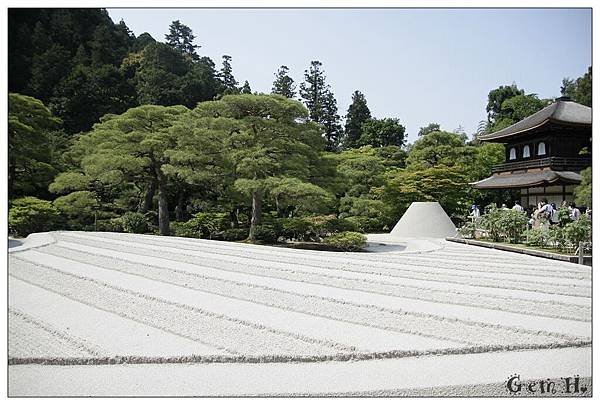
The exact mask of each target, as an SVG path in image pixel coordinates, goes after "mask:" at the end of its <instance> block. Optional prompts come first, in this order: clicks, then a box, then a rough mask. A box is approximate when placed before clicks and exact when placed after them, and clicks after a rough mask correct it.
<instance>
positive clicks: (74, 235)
mask: <svg viewBox="0 0 600 405" xmlns="http://www.w3.org/2000/svg"><path fill="white" fill-rule="evenodd" d="M369 239H370V246H369V250H370V252H362V253H341V252H322V251H307V250H295V249H287V248H282V247H271V246H260V245H251V244H244V243H234V242H220V241H211V240H200V239H186V238H176V237H159V236H150V235H133V234H117V233H94V232H51V233H43V234H33V235H30V236H29V237H28V238H27V239H25V240H23V241H21V242H18V243H14V244H11V246H14V247H12V248H10V249H9V268H8V270H9V315H8V320H9V348H8V349H9V370H8V373H9V395H12V396H29V395H36V396H45V395H52V396H56V395H58V396H63V395H77V396H87V395H101V396H111V395H119V396H123V395H125V396H127V395H136V396H143V395H153V396H160V395H185V396H192V395H197V396H257V395H258V396H261V395H317V396H323V395H366V396H369V395H398V396H401V395H508V392H507V390H506V387H505V381H506V380H507V379H508V378H509V377H510V376H511V375H514V374H519V375H520V376H521V377H522V378H523V379H546V378H561V377H569V376H574V375H579V376H581V377H588V376H590V375H591V268H590V267H586V266H581V265H576V264H570V263H565V262H558V261H552V260H548V259H542V258H536V257H531V256H524V255H519V254H514V253H508V252H501V251H495V250H490V249H485V248H479V247H473V246H466V245H460V244H455V243H452V242H447V241H444V240H443V239H406V240H403V241H400V240H395V241H392V240H391V239H390V236H388V235H370V237H369ZM588 394H589V392H588Z"/></svg>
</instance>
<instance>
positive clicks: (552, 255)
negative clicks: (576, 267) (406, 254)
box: [446, 237, 592, 266]
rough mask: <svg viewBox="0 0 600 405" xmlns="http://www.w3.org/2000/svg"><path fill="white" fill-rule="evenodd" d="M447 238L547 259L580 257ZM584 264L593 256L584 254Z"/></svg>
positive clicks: (451, 239)
mask: <svg viewBox="0 0 600 405" xmlns="http://www.w3.org/2000/svg"><path fill="white" fill-rule="evenodd" d="M446 240H447V241H448V242H454V243H461V244H463V245H471V246H479V247H484V248H488V249H496V250H504V251H507V252H513V253H521V254H525V255H529V256H536V257H543V258H545V259H552V260H560V261H563V262H570V263H575V264H577V259H578V257H577V256H568V255H561V254H559V253H552V252H543V251H540V250H534V249H526V248H521V247H516V246H507V245H503V244H500V243H493V242H484V241H479V240H473V239H463V238H454V237H449V238H446ZM584 265H586V266H591V265H592V256H584Z"/></svg>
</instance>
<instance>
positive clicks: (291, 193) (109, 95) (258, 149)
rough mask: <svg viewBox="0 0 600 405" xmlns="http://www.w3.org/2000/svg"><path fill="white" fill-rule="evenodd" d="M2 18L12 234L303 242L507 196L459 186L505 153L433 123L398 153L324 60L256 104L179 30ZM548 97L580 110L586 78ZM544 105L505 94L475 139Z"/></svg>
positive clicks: (395, 128)
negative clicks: (420, 207) (419, 204)
mask: <svg viewBox="0 0 600 405" xmlns="http://www.w3.org/2000/svg"><path fill="white" fill-rule="evenodd" d="M8 21H9V27H8V31H9V56H8V59H9V67H8V68H9V91H10V95H9V200H10V204H11V218H10V221H11V229H12V231H13V232H14V233H17V234H27V233H29V232H36V231H43V230H50V229H85V230H94V229H97V230H116V231H129V232H157V233H161V234H163V235H167V234H177V235H185V236H201V237H211V238H223V239H234V240H237V239H244V238H246V237H247V236H249V235H250V237H251V238H252V239H269V238H271V239H272V238H273V237H275V239H276V238H277V236H281V235H284V236H286V237H292V238H296V239H299V238H300V239H301V238H309V239H310V238H313V239H314V238H318V237H319V236H318V235H320V232H322V229H324V228H323V227H324V226H325V225H323V224H329V225H327V226H330V230H331V232H337V231H343V230H357V231H362V232H372V231H383V230H386V229H389V227H390V226H392V225H393V224H394V223H395V222H396V221H397V220H398V218H399V217H400V215H401V214H402V213H403V212H404V210H405V209H406V208H407V207H408V205H409V204H410V202H411V201H415V200H437V201H440V203H441V204H442V205H443V206H444V208H445V209H446V210H447V211H448V213H449V214H451V216H452V217H453V218H454V219H455V220H456V221H460V219H461V218H464V217H465V215H466V214H467V212H468V208H469V207H470V205H471V204H472V203H474V202H476V203H478V204H480V205H485V204H487V203H488V202H491V201H501V200H505V199H506V198H508V196H500V195H498V194H494V193H491V192H486V193H483V192H481V191H476V190H472V189H471V188H470V187H468V185H467V184H468V183H469V182H472V181H476V180H480V179H481V178H484V177H486V176H488V175H489V173H490V168H491V166H492V165H494V164H497V163H500V162H502V161H503V160H504V152H503V148H502V146H500V145H493V144H483V145H482V144H480V143H479V142H478V141H477V140H476V138H475V136H474V135H476V134H470V135H468V134H465V133H464V131H462V130H460V129H457V130H448V129H442V128H440V126H439V125H437V124H435V122H433V123H429V124H427V123H423V127H422V128H421V131H420V132H419V136H418V139H417V140H416V141H415V142H414V143H413V144H411V145H407V141H406V139H407V134H406V131H405V127H404V126H403V125H402V123H401V122H400V120H399V119H398V118H396V117H376V116H374V114H373V113H372V112H371V111H370V109H369V107H368V102H367V97H366V95H365V94H368V89H360V90H356V91H355V92H354V93H353V95H352V103H351V105H350V106H347V107H345V108H344V109H343V111H341V112H340V109H339V108H338V105H337V100H336V98H335V95H334V94H333V91H332V90H331V86H330V84H329V83H331V82H333V81H334V80H335V76H336V73H335V72H328V73H327V74H326V69H325V68H326V67H325V66H323V64H322V63H321V62H320V61H316V60H314V61H306V66H307V68H306V71H305V73H304V76H303V77H302V78H301V79H302V81H298V82H296V81H295V80H294V78H292V77H290V76H289V74H288V73H289V69H288V68H287V66H285V63H286V61H281V65H280V66H279V67H278V66H274V67H273V71H274V73H273V76H272V77H273V78H274V81H273V87H272V90H271V94H257V93H255V92H253V91H252V89H251V83H249V82H248V81H247V80H244V81H243V83H241V82H242V80H239V79H238V78H236V77H235V74H234V66H235V62H234V61H235V56H230V55H223V57H222V60H221V61H219V66H217V65H216V64H215V62H214V61H213V60H211V59H210V58H208V57H206V56H203V55H202V48H201V47H200V46H199V45H196V43H197V42H196V41H194V39H195V37H194V34H193V32H192V30H191V29H190V28H189V27H188V26H186V25H185V24H183V23H182V22H180V21H173V22H172V24H171V25H170V26H169V27H165V37H164V38H152V37H151V36H150V35H149V34H147V33H142V34H140V35H138V36H137V37H136V36H135V35H134V34H133V33H132V32H131V31H130V30H129V29H128V27H127V25H126V22H124V21H120V22H119V23H114V22H113V21H112V20H111V19H110V17H109V16H108V14H107V12H106V11H105V10H101V9H9V20H8ZM203 41H218V39H216V38H202V39H201V40H200V41H199V42H200V44H201V43H202V42H203ZM559 89H560V91H561V92H562V93H563V94H566V95H570V96H571V97H573V98H574V99H575V100H576V101H579V102H581V103H583V104H586V105H591V69H590V71H589V72H587V73H586V74H584V75H583V76H582V77H580V78H578V79H569V78H566V79H565V80H564V81H563V83H562V88H561V87H560V86H559V84H557V93H558V91H559ZM363 91H364V93H363ZM550 102H551V100H544V99H539V98H538V96H537V95H535V94H528V93H526V92H525V90H523V89H520V88H518V87H517V85H515V84H512V85H508V86H500V87H499V88H497V89H493V90H491V91H490V93H489V100H488V104H487V106H486V107H487V112H488V117H487V119H486V120H484V121H482V122H481V123H480V127H479V128H480V129H479V132H480V133H487V132H493V131H496V130H499V129H501V128H504V127H506V126H508V125H511V124H512V123H515V122H517V121H519V120H520V119H522V118H524V117H526V116H527V115H529V114H532V113H533V112H536V111H538V110H539V109H541V108H543V107H545V106H546V105H548V104H549V103H550ZM482 107H483V106H482ZM399 115H400V112H399ZM431 118H432V120H435V117H431ZM328 229H329V228H328ZM320 230H321V231H320ZM323 232H325V234H327V233H328V232H329V231H323ZM331 232H329V233H331Z"/></svg>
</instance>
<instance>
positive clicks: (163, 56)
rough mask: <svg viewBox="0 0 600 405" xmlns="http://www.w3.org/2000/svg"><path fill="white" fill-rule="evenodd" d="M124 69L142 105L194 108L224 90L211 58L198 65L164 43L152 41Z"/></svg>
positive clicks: (131, 57)
mask: <svg viewBox="0 0 600 405" xmlns="http://www.w3.org/2000/svg"><path fill="white" fill-rule="evenodd" d="M122 69H124V70H127V72H128V75H130V76H131V79H130V80H131V82H132V83H133V84H134V85H135V89H136V93H137V98H138V103H140V104H155V105H164V106H169V105H177V104H181V105H185V106H187V107H189V108H192V107H194V106H195V105H196V104H197V103H198V102H201V101H206V100H212V99H213V98H214V97H215V96H216V95H217V94H218V92H220V91H221V90H222V84H221V83H220V82H219V80H218V79H217V73H216V71H215V66H214V63H213V62H212V60H210V58H205V57H203V58H200V60H198V61H196V62H194V61H191V60H190V58H188V57H186V56H185V55H183V54H182V53H181V52H180V51H179V50H177V49H175V48H173V47H171V46H170V45H167V44H163V43H160V42H152V43H150V44H149V45H148V46H146V47H145V48H144V50H143V51H141V52H140V53H139V54H131V55H129V57H128V58H127V59H126V61H124V66H123V68H122Z"/></svg>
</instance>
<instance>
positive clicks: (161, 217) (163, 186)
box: [156, 169, 171, 236]
mask: <svg viewBox="0 0 600 405" xmlns="http://www.w3.org/2000/svg"><path fill="white" fill-rule="evenodd" d="M156 176H157V182H156V183H157V187H158V229H159V230H160V234H161V235H164V236H168V235H169V234H170V233H171V231H170V229H169V207H168V205H167V179H166V178H165V175H164V174H163V173H162V172H161V171H160V169H156Z"/></svg>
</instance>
